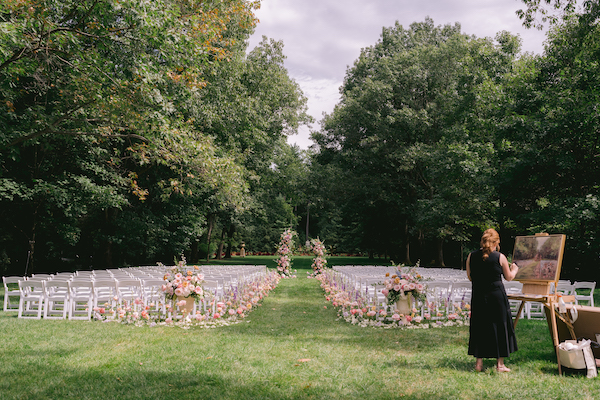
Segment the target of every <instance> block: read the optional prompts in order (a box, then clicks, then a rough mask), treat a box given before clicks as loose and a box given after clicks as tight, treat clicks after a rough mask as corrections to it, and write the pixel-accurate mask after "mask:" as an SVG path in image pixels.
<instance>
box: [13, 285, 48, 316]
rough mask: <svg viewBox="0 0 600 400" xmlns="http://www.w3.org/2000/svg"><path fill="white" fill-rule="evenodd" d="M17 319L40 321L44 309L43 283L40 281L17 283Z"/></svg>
mask: <svg viewBox="0 0 600 400" xmlns="http://www.w3.org/2000/svg"><path fill="white" fill-rule="evenodd" d="M19 290H20V292H21V297H20V299H19V315H18V317H19V318H34V319H41V318H42V312H43V309H44V283H43V281H42V280H39V281H38V280H26V281H21V280H20V281H19Z"/></svg>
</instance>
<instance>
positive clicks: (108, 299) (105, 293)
mask: <svg viewBox="0 0 600 400" xmlns="http://www.w3.org/2000/svg"><path fill="white" fill-rule="evenodd" d="M92 287H93V292H94V295H93V301H94V307H102V306H108V307H111V306H114V305H115V304H116V302H117V300H115V297H116V296H117V282H116V281H115V280H114V279H112V278H110V279H109V278H104V279H95V280H94V281H93V286H92ZM117 299H118V297H117Z"/></svg>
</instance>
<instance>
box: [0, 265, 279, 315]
mask: <svg viewBox="0 0 600 400" xmlns="http://www.w3.org/2000/svg"><path fill="white" fill-rule="evenodd" d="M218 267H222V266H218ZM166 270H167V268H165V267H163V268H156V267H149V268H135V269H123V270H118V271H114V272H113V271H110V272H109V273H107V271H105V270H102V271H99V272H93V273H91V274H90V273H88V271H85V273H75V274H70V275H68V274H53V275H42V276H40V275H36V276H32V277H18V276H12V277H3V278H2V279H3V283H4V290H5V294H4V311H11V310H13V311H18V316H19V318H37V319H39V318H41V317H42V316H43V317H44V318H67V317H68V318H70V319H90V318H91V316H92V310H93V309H94V308H95V307H101V306H103V305H104V304H106V303H108V304H109V306H118V305H121V304H123V302H127V303H128V304H133V303H134V302H136V301H137V302H139V306H143V307H145V308H147V307H146V306H148V305H152V306H153V308H154V310H155V311H157V312H162V313H165V312H166V310H167V307H166V304H165V301H164V295H163V292H162V285H163V284H164V280H163V277H164V275H165V272H166ZM198 270H199V271H200V270H201V271H202V272H203V273H204V274H205V280H204V282H203V288H204V291H205V292H207V293H208V294H209V297H210V298H211V299H212V300H213V301H212V305H210V306H211V307H213V308H214V307H215V304H216V302H218V301H220V300H221V299H222V298H223V297H224V296H225V295H226V294H227V293H231V292H233V291H235V290H236V288H237V285H238V284H240V283H242V284H243V282H245V281H251V280H253V279H256V278H258V277H260V276H263V275H265V274H266V272H267V268H266V266H241V267H240V268H216V266H215V267H214V268H202V269H198ZM17 299H18V302H17ZM207 306H209V305H207V304H203V307H204V309H205V310H206V307H207ZM195 307H196V306H195ZM194 311H195V309H194Z"/></svg>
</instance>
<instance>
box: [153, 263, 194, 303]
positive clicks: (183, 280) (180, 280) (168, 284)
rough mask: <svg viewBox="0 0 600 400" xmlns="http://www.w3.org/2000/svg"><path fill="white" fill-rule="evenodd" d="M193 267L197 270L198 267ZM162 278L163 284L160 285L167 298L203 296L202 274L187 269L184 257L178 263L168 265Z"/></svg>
mask: <svg viewBox="0 0 600 400" xmlns="http://www.w3.org/2000/svg"><path fill="white" fill-rule="evenodd" d="M182 258H183V257H182ZM194 269H195V270H196V271H198V270H199V269H200V267H198V266H194ZM163 279H164V280H165V284H164V285H163V286H162V291H163V292H164V294H165V298H167V299H171V300H173V299H176V298H178V297H186V298H187V297H194V298H195V299H203V298H204V290H203V289H202V282H203V281H204V275H203V274H201V273H194V271H192V270H189V269H187V268H186V267H185V258H183V260H182V261H180V262H179V263H178V265H175V266H172V267H170V268H169V270H168V271H167V273H165V276H164V278H163Z"/></svg>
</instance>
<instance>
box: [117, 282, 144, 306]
mask: <svg viewBox="0 0 600 400" xmlns="http://www.w3.org/2000/svg"><path fill="white" fill-rule="evenodd" d="M115 286H116V289H117V296H118V298H119V299H118V300H117V302H118V303H119V304H120V305H123V304H125V302H127V303H129V305H130V306H132V308H135V309H138V308H139V307H137V306H136V304H135V301H136V300H138V299H139V300H140V301H141V300H142V297H143V292H144V291H143V289H142V282H141V281H140V280H139V279H137V278H124V277H121V278H117V279H115Z"/></svg>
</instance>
